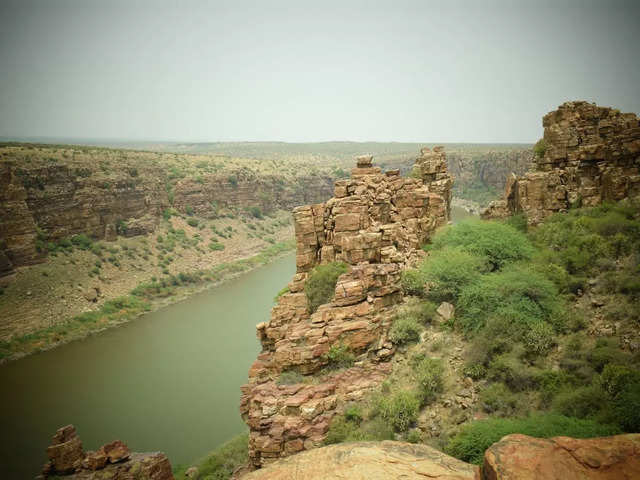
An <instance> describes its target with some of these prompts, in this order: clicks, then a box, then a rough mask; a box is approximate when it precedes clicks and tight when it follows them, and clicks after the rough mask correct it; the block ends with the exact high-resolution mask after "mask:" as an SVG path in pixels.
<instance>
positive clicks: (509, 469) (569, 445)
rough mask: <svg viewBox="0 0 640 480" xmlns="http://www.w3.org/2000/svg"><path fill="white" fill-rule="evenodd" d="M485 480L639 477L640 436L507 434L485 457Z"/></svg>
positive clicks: (630, 478)
mask: <svg viewBox="0 0 640 480" xmlns="http://www.w3.org/2000/svg"><path fill="white" fill-rule="evenodd" d="M483 478H484V479H485V480H539V479H544V480H569V479H581V480H632V479H638V478H640V434H627V435H616V436H613V437H604V438H590V439H579V438H569V437H555V438H550V439H540V438H534V437H529V436H527V435H521V434H513V435H507V436H506V437H504V438H502V440H500V441H499V442H497V443H494V444H493V445H492V446H491V447H489V448H488V449H487V451H486V452H485V455H484V466H483Z"/></svg>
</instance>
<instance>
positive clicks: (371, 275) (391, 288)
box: [240, 147, 452, 468]
mask: <svg viewBox="0 0 640 480" xmlns="http://www.w3.org/2000/svg"><path fill="white" fill-rule="evenodd" d="M416 169H417V171H418V172H419V176H420V178H403V177H400V176H399V172H398V171H391V172H386V173H383V172H382V171H381V169H380V168H379V167H376V166H374V165H373V159H372V157H371V156H370V155H365V156H361V157H358V158H357V165H356V167H355V168H354V169H353V170H352V172H351V178H349V179H343V180H338V181H336V182H335V189H334V197H333V198H331V199H329V200H328V201H327V202H325V203H321V204H315V205H309V206H304V207H298V208H296V209H294V211H293V217H294V227H295V233H296V248H297V252H296V269H297V273H296V275H295V276H294V278H293V280H292V281H291V282H290V283H289V288H288V290H289V291H288V292H287V293H285V294H283V295H281V296H280V297H279V299H278V303H277V305H276V306H275V307H273V309H272V311H271V319H270V320H269V321H268V322H263V323H261V324H259V325H258V326H257V333H258V338H259V339H260V342H261V344H262V352H261V353H260V354H259V355H258V358H257V359H256V361H255V362H254V363H253V365H252V366H251V368H250V370H249V382H248V383H247V384H246V385H244V386H243V387H242V398H241V405H240V412H241V413H242V416H243V419H244V420H245V422H246V423H247V425H248V426H249V429H250V434H249V457H250V462H251V465H252V466H253V467H255V468H258V467H261V466H263V465H266V464H268V463H271V462H273V461H275V460H277V459H278V458H280V457H284V456H287V455H291V454H293V453H296V452H299V451H302V450H308V449H311V448H315V447H318V446H320V445H321V444H322V441H323V439H324V437H325V435H326V433H327V431H328V429H329V424H330V422H331V419H332V417H333V416H334V415H335V414H336V413H337V412H339V411H340V410H341V408H342V407H343V405H344V403H345V402H348V401H350V400H356V399H358V398H361V397H362V396H363V395H364V394H365V393H367V392H368V391H370V390H371V389H373V388H375V387H376V386H378V385H379V384H380V383H382V382H383V381H384V380H385V378H387V376H388V375H389V373H390V371H391V365H390V363H389V362H388V360H389V359H390V358H391V357H392V356H393V354H394V352H395V348H394V346H393V344H392V343H391V342H390V341H389V339H388V336H387V334H388V331H389V327H390V325H391V321H392V313H393V308H394V306H396V305H397V304H399V303H400V302H401V301H402V293H401V289H400V273H401V271H402V269H403V268H404V266H405V265H408V264H412V263H413V262H415V261H416V260H417V259H419V258H421V256H422V255H424V252H422V251H421V250H420V249H419V247H420V245H421V244H423V243H424V242H426V240H427V239H428V238H429V237H430V236H431V235H432V234H433V232H434V231H435V229H436V228H437V227H439V226H441V225H445V224H446V223H447V221H448V219H449V205H450V200H451V185H452V179H451V177H450V176H449V175H448V174H447V170H446V158H445V154H444V152H443V151H442V148H441V147H436V148H434V149H433V151H432V150H430V149H423V150H422V152H421V155H420V157H419V158H418V159H417V160H416ZM334 261H341V262H344V263H346V264H347V265H348V266H349V270H348V271H347V272H346V273H344V274H343V275H341V276H340V277H339V278H338V281H337V284H336V287H335V293H334V297H333V299H332V301H331V302H330V303H328V304H325V305H321V306H320V307H319V308H318V309H317V310H316V311H315V312H313V313H311V312H310V308H309V305H308V303H307V297H306V295H305V293H304V286H305V282H306V280H307V277H308V275H309V272H310V271H311V270H312V269H313V268H314V267H315V266H317V265H319V264H325V263H329V262H334ZM333 346H339V347H341V348H347V349H348V351H349V352H350V353H351V354H353V355H354V356H356V357H357V360H358V361H357V362H356V363H355V364H354V366H353V367H351V368H349V369H347V370H346V371H342V372H335V371H327V370H326V369H325V367H327V365H328V363H329V361H328V359H327V353H328V352H329V351H330V349H331V348H332V347H333ZM283 374H284V375H287V374H289V375H290V376H293V378H294V382H295V383H293V384H282V383H283V382H280V381H279V380H280V377H281V376H282V375H283ZM296 375H297V376H298V377H297V378H296ZM312 376H313V377H312ZM284 383H290V381H287V382H284Z"/></svg>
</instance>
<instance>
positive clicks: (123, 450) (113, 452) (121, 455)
mask: <svg viewBox="0 0 640 480" xmlns="http://www.w3.org/2000/svg"><path fill="white" fill-rule="evenodd" d="M100 451H101V452H103V453H104V455H105V456H106V457H107V458H108V459H109V463H117V462H121V461H122V460H126V459H127V458H129V455H130V454H131V452H130V451H129V447H127V446H126V445H125V444H124V443H123V442H122V441H120V440H114V441H113V442H111V443H107V444H106V445H103V446H102V447H100Z"/></svg>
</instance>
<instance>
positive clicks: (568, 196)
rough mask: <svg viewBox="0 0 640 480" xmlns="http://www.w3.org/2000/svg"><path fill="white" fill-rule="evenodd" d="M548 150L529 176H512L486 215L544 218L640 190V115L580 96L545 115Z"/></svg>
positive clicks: (535, 221)
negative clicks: (499, 198)
mask: <svg viewBox="0 0 640 480" xmlns="http://www.w3.org/2000/svg"><path fill="white" fill-rule="evenodd" d="M542 124H543V126H544V144H545V147H546V149H545V151H544V155H543V156H541V157H537V158H536V159H535V161H534V168H533V170H532V171H530V172H527V173H526V174H525V175H524V176H516V175H511V176H510V177H509V178H508V180H507V184H506V188H505V196H504V199H503V200H499V201H496V202H492V203H491V205H490V206H489V208H488V209H487V210H486V211H485V212H484V213H483V217H484V218H500V217H505V216H509V215H512V214H516V213H523V214H525V215H526V217H527V220H528V222H529V224H532V225H535V224H538V223H540V222H541V221H542V220H544V218H546V217H547V216H549V215H551V214H552V213H555V212H562V211H566V210H567V209H569V208H570V207H572V206H594V205H598V204H600V203H602V202H605V201H618V200H622V199H624V198H634V197H638V196H639V195H640V120H639V119H638V117H637V116H636V115H634V114H633V113H620V111H619V110H615V109H612V108H608V107H599V106H597V105H594V104H591V103H587V102H582V101H577V102H567V103H564V104H562V105H561V106H560V107H559V108H558V110H556V111H553V112H550V113H548V114H547V115H545V116H544V118H543V121H542Z"/></svg>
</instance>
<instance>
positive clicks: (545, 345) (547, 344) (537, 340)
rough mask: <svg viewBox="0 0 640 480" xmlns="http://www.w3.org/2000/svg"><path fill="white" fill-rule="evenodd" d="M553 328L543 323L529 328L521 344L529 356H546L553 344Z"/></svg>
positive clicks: (537, 323)
mask: <svg viewBox="0 0 640 480" xmlns="http://www.w3.org/2000/svg"><path fill="white" fill-rule="evenodd" d="M554 336H555V332H554V331H553V327H552V326H551V325H550V324H548V323H545V322H536V323H534V324H532V325H530V326H529V328H528V329H527V330H526V332H525V334H524V339H523V344H524V347H525V349H526V350H527V352H528V353H529V354H531V355H546V354H547V353H549V351H550V350H551V348H552V347H553V345H554V344H555V339H554Z"/></svg>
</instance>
